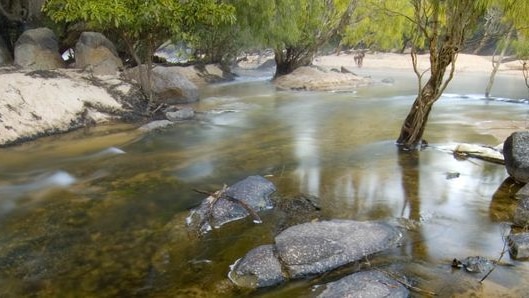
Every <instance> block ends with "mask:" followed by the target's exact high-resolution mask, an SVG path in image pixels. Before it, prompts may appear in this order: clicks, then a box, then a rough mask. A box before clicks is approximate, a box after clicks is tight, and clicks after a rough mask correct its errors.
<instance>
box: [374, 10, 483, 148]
mask: <svg viewBox="0 0 529 298" xmlns="http://www.w3.org/2000/svg"><path fill="white" fill-rule="evenodd" d="M486 1H488V0H395V1H391V2H390V1H385V0H366V5H368V6H369V7H371V8H372V9H371V15H372V16H369V19H368V20H367V22H366V24H367V25H366V26H367V27H368V28H371V29H370V30H371V31H367V32H375V33H374V34H373V36H374V37H375V38H374V40H375V41H378V42H379V43H382V44H383V43H384V42H385V43H388V40H389V41H393V43H395V38H388V37H387V36H391V35H394V36H395V37H397V38H402V37H403V36H406V37H409V43H410V46H411V61H412V65H413V71H414V73H415V74H416V76H417V81H418V91H417V96H416V98H415V101H414V103H413V104H412V106H411V109H410V111H409V112H408V115H407V117H406V118H405V120H404V123H403V124H402V127H401V130H400V135H399V137H398V139H397V145H399V146H400V147H401V148H403V149H407V150H415V149H419V148H420V147H421V145H423V144H424V142H423V134H424V131H425V128H426V124H427V121H428V118H429V115H430V112H431V110H432V107H433V104H434V103H435V102H436V101H437V100H438V99H439V98H440V97H441V95H442V93H443V91H444V90H445V89H446V87H447V86H448V84H449V82H450V81H451V80H452V78H453V77H454V72H455V63H456V59H457V55H458V53H460V52H461V51H462V47H463V45H464V41H465V38H466V37H467V33H469V31H470V30H471V29H472V28H473V26H474V25H475V24H476V22H477V20H478V18H479V17H480V16H481V15H482V14H483V13H484V11H485V7H486V3H485V2H486ZM379 24H381V25H382V27H381V28H382V29H383V30H382V31H386V30H388V31H389V32H390V33H389V34H388V33H387V32H382V33H380V32H379V33H376V30H377V29H376V28H377V27H378V25H379ZM384 39H386V40H384ZM422 49H424V50H425V51H426V52H427V53H428V54H429V62H430V67H429V68H428V70H427V71H425V72H421V71H420V70H419V67H418V64H417V62H418V59H417V58H418V56H417V55H418V52H419V50H422Z"/></svg>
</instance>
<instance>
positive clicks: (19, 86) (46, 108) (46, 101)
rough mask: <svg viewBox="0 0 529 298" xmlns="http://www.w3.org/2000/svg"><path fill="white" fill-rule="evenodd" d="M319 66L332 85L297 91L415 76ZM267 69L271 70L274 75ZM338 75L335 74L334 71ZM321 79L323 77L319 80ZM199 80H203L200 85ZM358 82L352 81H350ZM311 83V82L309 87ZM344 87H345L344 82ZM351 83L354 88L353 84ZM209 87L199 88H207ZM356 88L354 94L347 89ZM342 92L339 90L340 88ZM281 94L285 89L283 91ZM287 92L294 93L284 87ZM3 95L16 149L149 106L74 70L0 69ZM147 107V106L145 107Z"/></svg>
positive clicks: (516, 65) (383, 62) (405, 61)
mask: <svg viewBox="0 0 529 298" xmlns="http://www.w3.org/2000/svg"><path fill="white" fill-rule="evenodd" d="M248 58H249V59H247V61H245V62H243V63H240V64H239V65H238V66H239V67H240V68H242V69H244V68H246V69H252V68H257V67H258V66H259V65H260V64H261V63H265V64H266V63H268V62H272V61H273V60H272V61H268V62H266V61H267V59H268V60H269V59H270V58H273V57H266V56H261V57H257V56H256V57H248ZM491 58H492V57H488V56H476V55H468V54H460V55H459V57H458V60H457V63H456V75H461V74H476V73H480V74H483V75H489V74H490V72H491V70H492V63H491ZM268 64H270V63H268ZM314 65H315V66H317V67H318V68H319V69H322V70H327V72H325V73H324V72H322V74H323V75H324V77H325V78H326V79H327V80H328V81H329V82H327V83H328V84H327V85H328V86H327V85H325V84H324V83H325V82H322V81H320V80H318V77H311V75H312V76H314V72H315V70H313V71H311V72H310V71H309V72H308V74H307V71H305V72H302V73H303V75H297V76H294V77H293V78H292V79H293V82H294V83H296V84H298V85H299V86H301V87H299V86H298V88H297V89H296V90H303V89H305V90H311V89H310V88H305V86H306V85H307V84H308V83H311V84H312V85H314V84H315V85H316V87H318V86H319V87H318V88H321V86H327V87H328V88H327V89H329V88H330V89H333V88H334V89H336V88H338V87H339V88H341V89H340V90H349V89H351V88H357V87H358V86H366V85H369V84H371V83H370V82H369V79H368V78H363V77H362V76H355V75H354V74H352V73H341V72H337V71H336V70H342V72H343V70H345V71H346V72H358V73H360V74H361V73H363V72H369V71H378V72H380V71H382V72H383V71H385V70H388V71H389V70H391V71H393V72H400V71H402V72H406V73H407V74H409V75H412V74H413V67H412V62H411V57H410V55H407V54H394V53H366V55H365V57H364V60H363V67H362V68H358V67H357V65H356V64H355V61H354V55H353V54H345V53H341V54H340V55H324V56H318V57H317V58H316V59H315V60H314ZM418 65H419V70H420V71H421V72H423V71H425V70H427V67H428V65H429V61H428V56H427V55H419V56H418ZM270 67H273V66H270V65H269V66H268V68H267V69H270ZM331 70H334V71H331ZM186 71H187V72H184V75H185V76H186V77H189V79H190V80H193V79H195V81H196V80H200V81H201V82H202V81H204V80H205V78H204V77H202V76H200V74H198V73H197V70H195V69H192V70H191V68H190V69H187V70H186ZM322 74H319V75H320V77H321V75H322ZM497 75H498V76H509V77H512V78H513V79H514V78H516V79H521V78H522V72H521V63H520V62H519V61H517V60H514V61H510V62H506V63H502V64H501V66H500V68H499V71H498V74H497ZM197 78H198V79H197ZM351 78H353V79H351ZM305 81H307V82H308V83H307V82H305ZM344 81H345V82H344ZM349 81H351V82H349ZM205 84H206V83H204V84H201V85H197V86H202V87H203V86H204V85H205ZM343 84H345V86H346V87H347V86H348V85H347V84H351V86H349V87H351V88H349V89H348V88H346V87H344V86H342V85H343ZM337 86H338V87H337ZM278 88H280V86H278ZM284 89H289V88H288V87H285V88H284ZM0 93H1V94H4V96H3V99H2V100H3V104H2V105H1V106H0V146H10V145H16V144H19V143H22V142H26V141H29V140H33V139H37V138H40V137H42V136H47V135H53V134H59V133H64V132H68V131H72V130H75V129H79V128H82V127H87V126H93V125H95V124H99V123H103V122H108V121H113V120H120V119H121V120H122V119H123V118H130V117H134V115H139V114H140V113H142V112H143V111H144V108H145V107H143V110H142V107H141V105H142V104H143V105H144V104H145V100H144V99H142V97H143V95H142V94H141V92H140V90H139V89H138V87H137V86H136V85H135V84H133V83H131V82H129V81H128V80H126V79H123V78H122V77H120V76H119V75H116V76H93V75H92V74H90V73H86V72H81V71H80V70H74V69H59V70H53V71H51V70H50V71H23V70H19V69H15V68H2V69H0ZM142 101H143V103H142ZM523 129H526V123H525V121H516V120H513V121H510V122H509V123H504V122H502V123H499V122H497V121H494V119H491V121H490V122H486V123H476V130H477V131H478V132H479V133H484V134H491V135H494V136H495V137H496V138H497V139H498V141H499V142H502V141H503V140H504V139H505V138H506V137H507V136H508V135H510V133H511V132H513V131H516V130H523Z"/></svg>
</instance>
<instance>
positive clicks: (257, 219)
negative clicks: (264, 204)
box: [193, 185, 263, 223]
mask: <svg viewBox="0 0 529 298" xmlns="http://www.w3.org/2000/svg"><path fill="white" fill-rule="evenodd" d="M227 190H228V187H227V186H226V185H224V187H223V188H222V190H219V191H216V192H214V193H211V192H209V191H204V190H200V189H193V191H195V192H198V193H201V194H205V195H208V196H209V198H211V199H210V202H209V210H208V214H207V216H206V218H209V217H210V216H211V213H212V212H213V207H214V206H215V204H216V203H217V201H218V200H219V199H221V198H223V199H226V200H228V201H230V202H232V203H235V204H238V205H239V206H241V207H243V208H244V209H245V210H246V211H247V212H248V214H250V215H251V216H252V217H253V221H254V222H255V223H262V222H263V221H262V220H261V218H260V217H259V215H258V214H257V212H255V210H254V209H253V208H252V207H251V206H250V205H248V204H247V203H246V202H244V201H242V200H239V199H237V198H234V197H232V196H229V195H227V194H226V191H227Z"/></svg>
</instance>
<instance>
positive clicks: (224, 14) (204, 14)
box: [43, 0, 235, 100]
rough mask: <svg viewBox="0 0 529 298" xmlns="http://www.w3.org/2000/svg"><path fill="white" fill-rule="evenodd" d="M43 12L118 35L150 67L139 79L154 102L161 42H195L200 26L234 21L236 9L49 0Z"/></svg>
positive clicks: (155, 1)
mask: <svg viewBox="0 0 529 298" xmlns="http://www.w3.org/2000/svg"><path fill="white" fill-rule="evenodd" d="M43 10H44V12H45V13H46V14H47V15H48V16H49V17H50V18H51V19H52V20H53V21H55V22H84V23H85V24H86V26H87V27H88V28H92V30H97V31H103V32H105V31H112V32H114V33H117V34H118V35H119V36H120V37H121V39H122V40H121V41H123V42H124V43H125V44H126V46H127V48H128V51H129V53H130V54H131V56H132V57H133V59H134V60H135V62H136V63H137V64H138V65H141V64H146V65H147V67H146V75H145V76H144V75H140V78H142V80H143V78H144V77H145V80H146V83H145V82H142V86H143V88H146V90H145V91H146V92H147V95H148V97H149V98H150V99H151V100H152V91H151V87H150V78H151V70H152V57H153V53H154V51H155V50H156V49H157V48H158V47H159V46H160V45H161V44H162V43H164V42H165V41H167V40H168V39H170V38H176V39H181V40H186V39H192V38H193V35H192V33H193V30H194V29H195V28H196V27H197V26H203V25H211V26H215V25H221V24H230V23H233V22H234V21H235V16H234V8H233V7H232V6H231V5H227V4H224V3H222V2H219V1H216V0H193V1H174V0H150V1H144V0H84V1H78V0H48V1H47V2H46V3H45V5H44V8H43ZM141 69H142V68H140V70H141Z"/></svg>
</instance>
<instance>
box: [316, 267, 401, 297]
mask: <svg viewBox="0 0 529 298" xmlns="http://www.w3.org/2000/svg"><path fill="white" fill-rule="evenodd" d="M409 295H410V292H409V291H408V289H406V287H404V286H403V285H402V284H400V283H399V282H398V281H396V280H394V279H392V278H390V277H389V276H388V275H387V274H385V273H383V272H380V271H376V270H370V271H364V272H358V273H354V274H351V275H348V276H346V277H344V278H342V279H340V280H337V281H334V282H330V283H328V284H326V285H325V290H324V291H323V292H321V293H320V294H319V295H318V298H327V297H329V298H330V297H351V298H353V297H370V298H374V297H408V296H409Z"/></svg>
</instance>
